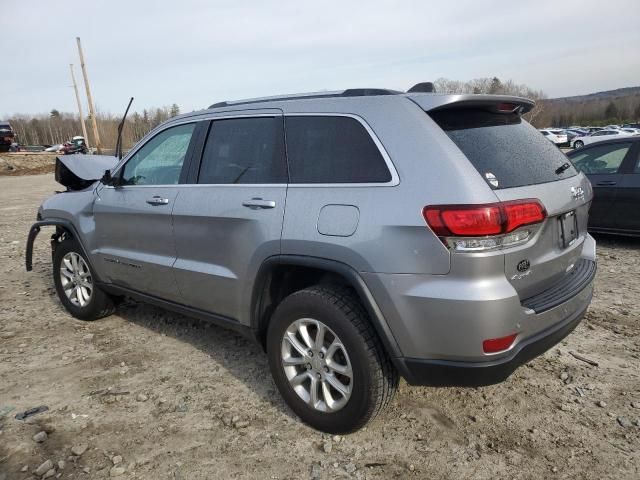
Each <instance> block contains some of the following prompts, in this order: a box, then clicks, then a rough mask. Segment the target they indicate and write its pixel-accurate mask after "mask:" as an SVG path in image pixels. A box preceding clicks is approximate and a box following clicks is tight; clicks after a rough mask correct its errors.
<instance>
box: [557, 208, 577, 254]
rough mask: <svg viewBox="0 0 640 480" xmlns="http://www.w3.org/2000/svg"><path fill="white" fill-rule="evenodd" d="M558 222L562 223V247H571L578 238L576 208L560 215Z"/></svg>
mask: <svg viewBox="0 0 640 480" xmlns="http://www.w3.org/2000/svg"><path fill="white" fill-rule="evenodd" d="M558 222H559V223H560V244H561V245H562V248H567V247H570V246H571V245H573V243H574V242H575V241H576V240H577V239H578V217H576V212H575V210H573V211H571V212H567V213H563V214H562V215H560V217H559V218H558Z"/></svg>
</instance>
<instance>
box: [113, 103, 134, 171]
mask: <svg viewBox="0 0 640 480" xmlns="http://www.w3.org/2000/svg"><path fill="white" fill-rule="evenodd" d="M132 103H133V97H131V99H130V100H129V105H127V109H126V110H125V111H124V115H123V116H122V121H121V122H120V125H118V140H117V141H116V157H118V160H122V128H123V127H124V121H125V120H126V119H127V113H129V107H131V104H132Z"/></svg>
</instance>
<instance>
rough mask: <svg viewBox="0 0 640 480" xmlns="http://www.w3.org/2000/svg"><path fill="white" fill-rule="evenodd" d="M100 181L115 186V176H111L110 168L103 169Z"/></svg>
mask: <svg viewBox="0 0 640 480" xmlns="http://www.w3.org/2000/svg"><path fill="white" fill-rule="evenodd" d="M100 183H102V184H103V185H109V186H112V187H115V186H116V184H117V177H112V176H111V170H105V171H104V175H102V178H101V179H100Z"/></svg>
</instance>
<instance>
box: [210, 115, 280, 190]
mask: <svg viewBox="0 0 640 480" xmlns="http://www.w3.org/2000/svg"><path fill="white" fill-rule="evenodd" d="M198 183H205V184H256V183H269V184H272V183H287V170H286V163H285V159H284V137H283V133H282V117H252V118H232V119H227V120H214V121H213V122H211V128H210V129H209V136H208V138H207V143H206V145H205V148H204V152H203V154H202V163H201V166H200V174H199V176H198Z"/></svg>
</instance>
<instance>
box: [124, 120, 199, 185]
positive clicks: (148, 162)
mask: <svg viewBox="0 0 640 480" xmlns="http://www.w3.org/2000/svg"><path fill="white" fill-rule="evenodd" d="M194 129H195V124H194V123H188V124H185V125H178V126H176V127H171V128H168V129H166V130H164V131H163V132H160V133H159V134H158V135H156V136H155V137H153V138H152V139H151V140H149V141H148V142H147V143H146V144H145V145H144V146H143V147H142V148H140V149H139V150H138V151H137V152H136V154H135V155H134V156H133V157H131V158H130V159H129V160H128V161H127V163H126V164H125V166H124V168H123V170H122V180H121V183H122V184H123V185H172V184H176V183H178V180H179V179H180V171H181V170H182V164H183V163H184V158H185V156H186V154H187V149H188V148H189V143H190V142H191V135H192V134H193V130H194Z"/></svg>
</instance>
